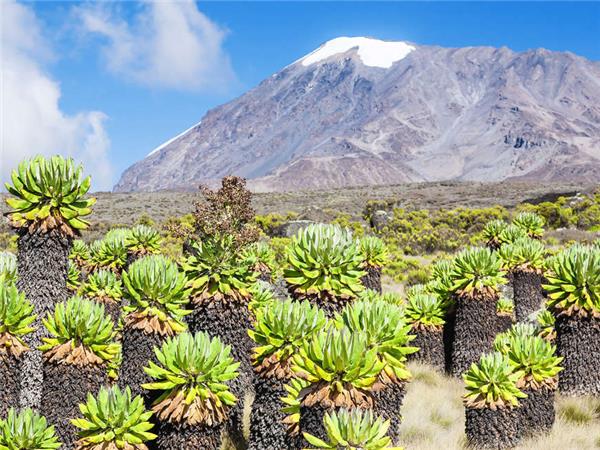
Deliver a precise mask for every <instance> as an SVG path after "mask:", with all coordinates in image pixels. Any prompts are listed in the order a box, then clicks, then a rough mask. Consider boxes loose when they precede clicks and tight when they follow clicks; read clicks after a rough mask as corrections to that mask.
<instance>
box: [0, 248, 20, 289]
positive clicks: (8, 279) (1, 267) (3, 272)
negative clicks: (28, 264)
mask: <svg viewBox="0 0 600 450" xmlns="http://www.w3.org/2000/svg"><path fill="white" fill-rule="evenodd" d="M17 273H18V271H17V256H16V255H14V254H13V253H10V252H0V283H16V282H17Z"/></svg>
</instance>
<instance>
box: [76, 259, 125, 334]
mask: <svg viewBox="0 0 600 450" xmlns="http://www.w3.org/2000/svg"><path fill="white" fill-rule="evenodd" d="M79 293H80V294H81V295H82V296H83V297H85V298H88V299H90V300H93V301H95V302H96V303H100V304H102V305H104V308H105V309H106V312H107V313H108V314H109V315H110V316H111V317H112V319H113V323H114V324H115V325H117V323H118V322H119V318H120V316H121V300H122V298H123V283H122V281H121V279H120V278H118V277H117V276H116V275H115V273H114V272H112V271H110V270H107V269H100V270H97V271H96V272H93V273H91V274H90V275H89V276H88V277H87V279H86V280H85V282H84V283H83V284H82V285H81V287H80V288H79Z"/></svg>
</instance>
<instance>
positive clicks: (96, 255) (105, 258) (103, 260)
mask: <svg viewBox="0 0 600 450" xmlns="http://www.w3.org/2000/svg"><path fill="white" fill-rule="evenodd" d="M130 236H131V230H129V229H127V228H114V229H112V230H110V231H109V232H108V233H106V236H104V238H103V239H102V240H101V241H100V244H99V246H98V249H97V251H94V252H93V258H92V265H93V267H94V268H95V269H106V270H110V271H112V272H114V273H115V274H117V275H121V272H122V271H123V269H124V268H125V266H126V265H127V246H126V242H127V239H129V237H130Z"/></svg>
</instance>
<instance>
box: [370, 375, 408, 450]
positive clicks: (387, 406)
mask: <svg viewBox="0 0 600 450" xmlns="http://www.w3.org/2000/svg"><path fill="white" fill-rule="evenodd" d="M405 395H406V384H405V383H401V384H390V385H386V386H385V387H384V388H383V389H381V390H379V391H377V392H373V401H374V402H373V413H374V414H375V415H376V416H382V417H384V418H385V419H386V420H389V421H390V428H389V429H388V436H390V438H391V439H392V442H393V443H394V444H396V445H400V440H401V439H400V424H401V423H402V414H401V413H400V409H401V408H402V403H403V402H404V396H405Z"/></svg>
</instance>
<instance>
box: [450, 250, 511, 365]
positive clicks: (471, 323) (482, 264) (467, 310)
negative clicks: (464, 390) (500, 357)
mask: <svg viewBox="0 0 600 450" xmlns="http://www.w3.org/2000/svg"><path fill="white" fill-rule="evenodd" d="M450 278H451V280H452V288H451V289H452V291H453V293H454V295H455V296H456V318H455V323H454V338H453V341H452V357H451V367H450V368H451V373H452V374H453V375H454V376H460V375H461V374H462V373H464V372H465V371H466V370H467V369H468V368H469V367H470V366H471V364H472V363H473V362H476V361H477V360H479V357H480V356H481V355H482V354H483V353H485V352H487V351H490V350H491V348H492V343H493V340H494V336H495V334H496V331H497V329H498V318H497V315H496V302H497V301H498V298H499V289H500V285H501V284H503V283H504V282H505V281H506V278H504V272H503V271H502V262H501V260H500V258H499V257H498V256H497V254H496V253H495V252H493V251H491V250H489V249H488V248H482V247H475V248H470V249H467V250H464V251H462V252H460V253H459V254H458V255H457V256H456V257H455V259H454V264H453V268H452V271H451V273H450Z"/></svg>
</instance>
